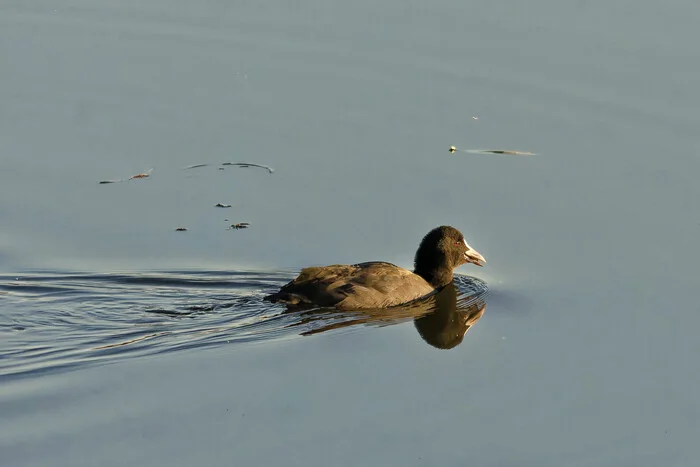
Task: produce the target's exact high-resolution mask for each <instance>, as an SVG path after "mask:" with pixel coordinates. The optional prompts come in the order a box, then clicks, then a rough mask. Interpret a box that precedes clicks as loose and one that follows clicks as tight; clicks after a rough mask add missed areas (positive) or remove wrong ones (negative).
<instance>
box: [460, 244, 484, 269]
mask: <svg viewBox="0 0 700 467" xmlns="http://www.w3.org/2000/svg"><path fill="white" fill-rule="evenodd" d="M464 260H465V261H466V262H467V263H472V264H476V265H477V266H483V265H484V264H485V263H486V259H484V257H483V256H481V254H480V253H479V252H478V251H476V250H475V249H473V248H470V249H469V250H467V251H465V252H464Z"/></svg>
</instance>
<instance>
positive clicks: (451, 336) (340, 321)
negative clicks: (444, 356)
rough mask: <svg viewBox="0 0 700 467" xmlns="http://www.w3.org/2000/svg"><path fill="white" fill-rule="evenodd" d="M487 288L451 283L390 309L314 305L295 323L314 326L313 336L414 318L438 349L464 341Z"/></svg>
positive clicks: (307, 332)
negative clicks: (466, 290) (466, 289)
mask: <svg viewBox="0 0 700 467" xmlns="http://www.w3.org/2000/svg"><path fill="white" fill-rule="evenodd" d="M485 295H486V294H485V292H480V293H472V294H465V293H463V292H460V290H459V289H458V288H457V287H455V285H454V284H448V285H446V286H445V287H443V288H442V289H441V290H440V292H438V293H436V294H434V295H431V296H430V297H427V298H425V299H422V300H419V301H416V302H412V303H410V304H407V305H403V306H396V307H392V308H390V309H387V308H383V309H369V310H357V311H339V310H336V309H323V308H322V309H314V310H308V311H304V312H301V320H300V321H299V322H297V323H294V324H293V325H291V326H303V327H304V328H311V329H308V330H305V331H303V332H301V333H300V334H301V335H302V336H309V335H312V334H318V333H321V332H325V331H331V330H334V329H342V328H347V327H349V326H357V325H365V326H389V325H392V324H398V323H403V322H406V321H409V320H413V324H414V325H415V327H416V330H417V331H418V334H419V335H420V336H421V338H422V339H423V340H424V341H425V342H427V343H428V344H430V345H431V346H433V347H436V348H438V349H451V348H453V347H456V346H457V345H459V344H461V343H462V340H464V336H465V334H466V332H467V331H468V330H469V328H471V327H472V326H473V325H474V324H475V323H476V322H477V321H478V320H479V318H481V316H482V315H483V314H484V311H485V310H486V302H485V300H484V298H485Z"/></svg>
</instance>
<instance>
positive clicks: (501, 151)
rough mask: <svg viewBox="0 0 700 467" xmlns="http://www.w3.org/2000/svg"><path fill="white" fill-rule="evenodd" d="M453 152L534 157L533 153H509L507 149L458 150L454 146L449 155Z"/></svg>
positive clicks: (451, 147)
mask: <svg viewBox="0 0 700 467" xmlns="http://www.w3.org/2000/svg"><path fill="white" fill-rule="evenodd" d="M455 151H459V152H466V153H468V154H507V155H511V156H536V155H537V154H535V153H534V152H528V151H511V150H509V149H459V148H456V147H454V146H450V153H452V154H454V153H455Z"/></svg>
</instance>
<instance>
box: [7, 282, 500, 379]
mask: <svg viewBox="0 0 700 467" xmlns="http://www.w3.org/2000/svg"><path fill="white" fill-rule="evenodd" d="M293 277H294V275H293V274H290V273H284V272H221V271H176V272H152V273H138V274H75V273H70V274H67V273H38V274H34V273H33V274H22V275H19V276H18V275H12V276H9V275H0V296H2V300H3V302H4V303H3V313H2V315H1V316H0V375H15V376H20V375H36V374H38V373H42V372H46V371H56V370H59V369H70V368H75V367H80V366H84V365H88V364H91V363H92V364H94V363H100V362H108V361H115V360H120V359H126V358H137V357H140V356H144V355H149V354H156V353H161V352H171V351H175V350H182V349H189V348H198V347H208V346H215V345H222V344H230V343H240V342H251V341H260V340H272V339H281V338H287V337H292V336H297V335H311V334H316V333H319V332H323V331H329V330H337V329H346V330H347V329H350V328H351V327H355V326H357V325H376V326H384V325H388V324H395V323H398V322H403V321H415V322H416V327H417V329H418V331H419V333H420V334H421V336H422V337H423V338H424V340H426V342H428V343H430V344H431V345H435V346H437V347H448V345H444V341H445V339H446V337H445V336H446V335H447V334H449V335H452V334H459V335H458V336H457V339H458V342H457V343H459V342H461V339H462V338H463V335H464V333H465V332H466V329H468V328H469V326H471V324H473V322H475V320H476V319H478V317H480V316H481V313H483V308H484V305H483V297H484V295H485V293H486V291H487V288H486V284H485V283H484V282H482V281H480V280H478V279H475V278H470V277H467V276H456V278H455V286H456V288H454V292H453V293H452V295H450V294H449V293H447V292H445V293H442V292H441V293H440V294H438V295H436V296H435V297H437V298H431V300H427V301H424V302H421V303H417V304H411V305H409V306H405V307H397V308H394V309H392V311H391V312H390V313H388V312H387V311H386V310H374V311H372V310H366V311H363V312H343V313H341V312H338V311H335V310H333V311H331V310H306V311H304V312H301V313H299V312H297V313H288V312H285V310H284V308H283V307H281V306H279V305H276V304H271V303H268V302H265V301H263V297H264V296H265V295H266V294H267V293H269V292H271V291H274V290H276V289H277V288H279V287H280V286H281V285H283V284H285V283H286V282H287V281H289V280H290V279H291V278H293ZM453 295H454V296H453ZM446 297H447V298H446ZM445 303H447V304H448V307H449V310H448V311H446V312H445V313H448V314H449V313H457V314H458V315H459V316H460V317H461V318H460V319H458V320H456V321H458V322H460V323H463V324H464V323H468V326H466V328H464V326H459V327H458V329H453V328H454V325H453V328H450V329H449V330H447V331H446V330H444V329H440V330H438V331H436V332H437V333H442V334H441V335H440V336H439V341H438V340H436V341H435V342H431V341H430V335H431V333H433V331H432V330H431V329H432V328H433V327H435V323H441V322H443V321H445V322H455V320H454V319H452V315H449V316H448V315H445V316H446V317H447V318H446V319H439V317H438V318H436V316H437V313H435V311H436V310H439V309H440V307H442V308H445V307H444V304H445ZM428 314H433V315H435V316H433V318H431V319H430V320H428V319H426V318H421V319H419V317H422V316H427V315H428ZM477 315H478V316H477ZM470 320H471V321H470ZM429 321H431V322H432V324H430V323H429ZM443 327H444V326H443ZM463 328H464V329H463ZM426 329H427V330H429V332H428V338H426V336H425V335H424V332H425V330H426ZM453 340H454V339H453ZM438 342H442V344H439V343H438ZM450 342H452V341H450ZM454 345H456V344H454Z"/></svg>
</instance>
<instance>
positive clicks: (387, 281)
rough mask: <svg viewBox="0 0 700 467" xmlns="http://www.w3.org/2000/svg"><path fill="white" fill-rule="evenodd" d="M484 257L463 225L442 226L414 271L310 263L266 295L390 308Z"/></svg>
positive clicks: (294, 303)
mask: <svg viewBox="0 0 700 467" xmlns="http://www.w3.org/2000/svg"><path fill="white" fill-rule="evenodd" d="M484 261H485V260H484V258H483V256H481V255H480V254H479V253H478V252H477V251H476V250H473V249H472V248H471V247H470V246H469V244H467V242H466V241H465V240H464V236H463V235H462V234H461V233H460V232H459V231H458V230H457V229H455V228H454V227H449V226H441V227H438V228H435V229H433V230H431V231H430V232H429V233H428V234H427V235H426V236H425V237H424V238H423V240H422V241H421V244H420V246H419V247H418V251H417V252H416V257H415V269H414V271H413V272H412V271H409V270H408V269H404V268H401V267H399V266H396V265H394V264H391V263H386V262H382V261H373V262H367V263H359V264H354V265H343V264H334V265H331V266H320V267H309V268H304V269H302V270H301V273H300V274H299V276H298V277H297V278H296V279H294V280H293V281H291V282H289V283H288V284H286V285H285V286H283V287H282V288H281V289H280V290H279V291H278V292H277V293H274V294H272V295H269V296H268V297H266V299H267V300H270V301H273V302H281V303H285V304H286V305H287V306H288V307H290V308H294V307H309V306H318V307H336V308H338V309H344V310H351V309H363V308H388V307H392V306H396V305H401V304H405V303H408V302H411V301H413V300H416V299H419V298H422V297H426V296H428V295H430V294H432V293H435V292H436V291H438V290H439V289H441V288H442V287H444V286H445V285H447V284H448V283H451V282H452V278H453V270H454V268H456V267H458V266H460V265H462V264H464V263H467V262H471V263H474V264H477V265H479V266H481V265H482V263H483V262H484Z"/></svg>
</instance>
